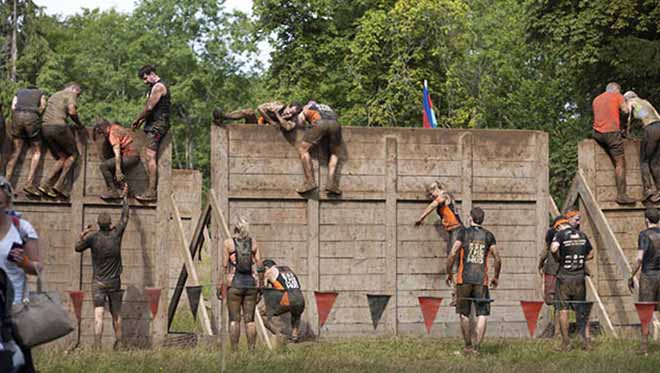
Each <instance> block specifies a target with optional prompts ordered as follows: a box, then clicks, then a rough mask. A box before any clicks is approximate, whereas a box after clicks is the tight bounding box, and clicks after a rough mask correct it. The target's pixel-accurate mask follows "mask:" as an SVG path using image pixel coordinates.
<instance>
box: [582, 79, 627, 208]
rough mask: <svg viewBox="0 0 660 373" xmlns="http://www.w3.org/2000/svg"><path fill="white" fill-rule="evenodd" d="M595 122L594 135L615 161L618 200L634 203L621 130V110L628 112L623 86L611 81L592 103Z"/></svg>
mask: <svg viewBox="0 0 660 373" xmlns="http://www.w3.org/2000/svg"><path fill="white" fill-rule="evenodd" d="M592 107H593V111H594V122H593V131H592V137H593V138H594V140H596V142H597V143H598V144H599V145H600V146H602V147H603V149H605V152H607V154H608V155H609V156H610V158H611V159H612V161H613V163H614V180H615V183H616V202H617V203H618V204H622V205H625V204H632V203H635V199H634V198H632V197H630V196H628V194H626V158H625V154H624V143H623V136H624V133H622V131H621V119H620V117H619V112H623V113H626V114H627V113H628V112H629V110H628V107H627V106H626V104H625V100H624V98H623V96H622V95H621V86H619V84H618V83H615V82H611V83H608V84H607V87H606V88H605V92H604V93H601V94H600V95H598V96H597V97H596V98H595V99H594V100H593V103H592Z"/></svg>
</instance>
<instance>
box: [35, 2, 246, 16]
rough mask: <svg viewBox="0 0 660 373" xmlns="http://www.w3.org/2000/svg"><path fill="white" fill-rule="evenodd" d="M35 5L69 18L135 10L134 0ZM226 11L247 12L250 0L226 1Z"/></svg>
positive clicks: (38, 3) (47, 11)
mask: <svg viewBox="0 0 660 373" xmlns="http://www.w3.org/2000/svg"><path fill="white" fill-rule="evenodd" d="M34 2H35V3H36V4H37V5H40V6H45V7H46V13H48V14H60V15H64V16H69V15H72V14H75V13H79V12H80V9H82V8H89V9H94V8H100V9H102V10H106V9H111V8H115V9H116V10H118V11H120V12H130V11H132V10H133V8H135V4H134V0H34ZM225 7H226V8H227V10H233V9H239V10H242V11H244V12H249V11H250V10H251V9H252V0H226V1H225Z"/></svg>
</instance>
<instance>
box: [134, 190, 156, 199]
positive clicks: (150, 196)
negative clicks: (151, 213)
mask: <svg viewBox="0 0 660 373" xmlns="http://www.w3.org/2000/svg"><path fill="white" fill-rule="evenodd" d="M135 199H137V200H138V201H140V202H155V201H156V200H157V197H156V192H154V191H152V190H150V191H148V192H146V193H145V194H142V195H139V196H135Z"/></svg>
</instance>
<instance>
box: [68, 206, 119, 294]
mask: <svg viewBox="0 0 660 373" xmlns="http://www.w3.org/2000/svg"><path fill="white" fill-rule="evenodd" d="M126 224H128V203H126V202H125V203H124V206H123V207H122V211H121V217H120V218H119V224H117V226H115V227H114V228H113V229H111V230H109V231H98V232H95V233H92V234H90V235H87V237H85V238H83V239H82V240H81V241H80V242H78V244H77V245H76V251H78V252H81V251H84V250H86V249H91V250H92V272H93V273H94V275H93V276H94V280H95V281H97V282H101V283H104V284H107V283H109V282H111V281H113V280H116V279H118V278H119V276H120V275H121V273H122V271H123V268H124V267H123V265H122V261H121V240H122V237H123V236H124V231H125V230H126Z"/></svg>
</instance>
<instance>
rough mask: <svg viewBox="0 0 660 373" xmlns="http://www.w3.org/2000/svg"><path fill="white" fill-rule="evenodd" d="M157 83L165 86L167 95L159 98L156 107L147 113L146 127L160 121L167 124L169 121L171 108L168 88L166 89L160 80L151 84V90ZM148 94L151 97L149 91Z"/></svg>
mask: <svg viewBox="0 0 660 373" xmlns="http://www.w3.org/2000/svg"><path fill="white" fill-rule="evenodd" d="M158 83H160V84H162V85H164V86H165V88H166V89H167V93H165V95H163V96H161V97H160V100H158V103H157V104H156V106H154V108H153V109H152V110H151V112H150V113H149V116H148V117H147V124H148V125H149V124H152V123H154V122H156V121H162V122H166V123H169V121H170V106H171V102H170V87H168V86H167V84H165V82H164V81H163V80H162V79H161V80H159V81H157V82H156V83H154V84H152V85H151V89H153V87H154V86H155V85H156V84H158ZM149 94H150V95H151V90H150V91H149Z"/></svg>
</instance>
